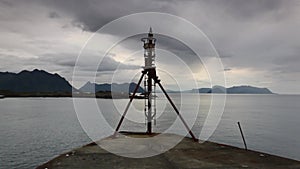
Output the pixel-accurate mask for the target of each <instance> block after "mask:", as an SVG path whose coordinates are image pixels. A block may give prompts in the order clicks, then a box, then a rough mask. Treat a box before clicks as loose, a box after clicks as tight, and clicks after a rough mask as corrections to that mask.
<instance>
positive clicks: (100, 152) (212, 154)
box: [37, 133, 300, 169]
mask: <svg viewBox="0 0 300 169" xmlns="http://www.w3.org/2000/svg"><path fill="white" fill-rule="evenodd" d="M161 135H162V134H161ZM163 135H164V137H165V138H167V139H168V140H170V141H172V140H176V138H177V137H179V136H177V135H174V134H163ZM126 136H127V137H117V138H106V139H103V140H100V141H99V142H97V144H99V145H101V146H106V145H118V143H122V144H120V145H122V146H123V145H124V142H125V144H126V141H128V140H129V139H128V137H133V138H134V137H138V138H141V137H145V138H149V137H152V136H154V135H152V136H149V135H141V134H134V133H127V134H126ZM153 138H155V137H153ZM111 142H114V144H110V143H111ZM97 144H95V143H91V144H89V145H86V146H83V147H81V148H78V149H75V150H73V151H71V152H68V153H65V154H62V155H60V156H58V157H57V158H55V159H53V160H51V161H49V162H47V163H45V164H43V165H41V166H39V167H37V168H38V169H45V168H47V169H52V168H53V169H92V168H101V169H112V168H120V169H122V168H124V169H140V168H145V169H146V168H149V169H152V168H153V169H158V168H162V169H163V168H166V169H173V168H175V169H176V168H178V169H179V168H199V169H200V168H203V169H204V168H205V169H210V168H220V169H221V168H222V169H223V168H226V169H231V168H232V169H235V168H257V169H264V168H266V169H298V168H300V162H299V161H295V160H291V159H286V158H282V157H278V156H274V155H269V154H264V153H260V152H255V151H249V150H248V151H246V150H243V149H240V148H236V147H232V146H227V145H221V144H216V143H212V142H204V143H197V142H194V141H193V140H192V139H190V138H184V139H183V140H182V141H181V142H180V143H179V144H177V145H176V146H175V147H173V148H172V149H170V150H168V151H166V152H165V153H163V154H159V155H156V156H153V157H147V158H128V157H122V156H118V155H115V154H112V153H110V152H108V151H106V150H104V149H102V148H101V147H99V146H98V145H97ZM153 145H155V140H154V143H153V144H149V143H145V144H144V145H143V146H141V147H142V148H141V149H140V150H139V151H143V148H147V149H149V148H150V149H153V151H157V148H158V147H155V146H153ZM128 146H129V147H126V148H127V149H128V150H130V144H128ZM118 148H119V147H118V146H116V147H115V149H118ZM145 150H146V149H145Z"/></svg>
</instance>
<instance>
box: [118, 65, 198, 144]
mask: <svg viewBox="0 0 300 169" xmlns="http://www.w3.org/2000/svg"><path fill="white" fill-rule="evenodd" d="M146 74H147V76H148V94H147V96H148V99H149V98H150V97H152V96H151V95H150V93H151V89H152V79H153V80H154V83H155V84H158V85H159V87H160V89H161V90H162V91H163V93H164V95H165V96H166V97H167V99H168V101H169V103H170V104H171V105H172V107H173V109H174V110H175V112H176V114H177V115H178V116H179V118H180V120H181V121H182V123H183V124H184V126H185V128H186V129H187V131H188V132H189V134H190V135H191V137H192V138H193V140H194V141H198V139H197V138H196V137H195V135H194V134H193V132H192V131H191V129H190V128H189V126H188V125H187V123H186V122H185V120H184V119H183V117H182V116H181V114H180V113H179V111H178V109H177V107H176V106H175V104H174V103H173V101H172V99H171V98H170V96H169V95H168V93H167V92H166V90H165V89H164V87H163V86H162V84H161V83H160V80H159V79H158V77H157V76H156V70H155V68H153V69H145V70H144V71H142V75H141V77H140V79H139V81H138V84H137V85H136V87H135V89H134V91H133V94H132V95H131V97H130V100H129V102H128V104H127V106H126V108H125V111H124V113H123V115H122V117H121V119H120V121H119V123H118V125H117V128H116V130H115V132H114V135H113V136H114V137H115V136H116V134H117V133H118V131H119V129H120V127H121V124H122V122H123V120H124V118H125V116H126V114H127V112H128V109H129V107H130V105H131V103H132V101H133V98H134V96H135V95H136V92H137V90H138V88H139V87H140V84H141V81H142V79H143V78H144V76H145V75H146ZM149 88H150V91H149ZM149 104H150V103H149V102H148V106H150V107H148V109H149V108H151V104H150V105H149ZM150 116H152V115H151V113H150V114H148V117H147V118H148V122H147V132H146V133H147V134H152V124H151V120H152V118H151V117H150Z"/></svg>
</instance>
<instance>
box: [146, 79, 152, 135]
mask: <svg viewBox="0 0 300 169" xmlns="http://www.w3.org/2000/svg"><path fill="white" fill-rule="evenodd" d="M147 92H148V93H147V95H148V114H147V133H148V134H151V133H152V78H151V77H150V76H149V75H148V91H147Z"/></svg>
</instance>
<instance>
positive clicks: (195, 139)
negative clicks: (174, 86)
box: [157, 82, 198, 141]
mask: <svg viewBox="0 0 300 169" xmlns="http://www.w3.org/2000/svg"><path fill="white" fill-rule="evenodd" d="M157 83H158V85H159V87H160V88H161V90H162V91H163V93H164V94H165V95H166V97H167V99H168V100H169V102H170V103H171V105H172V107H173V109H174V110H175V112H176V113H177V115H178V116H179V118H180V120H181V121H182V123H183V124H184V126H185V128H186V129H187V131H188V132H189V133H190V135H191V136H192V138H193V140H194V141H198V139H197V138H196V137H195V135H194V134H193V132H192V131H191V129H190V128H189V126H188V125H187V124H186V122H185V121H184V119H183V117H182V116H181V114H180V113H179V111H178V109H177V108H176V106H175V104H174V103H173V101H172V100H171V98H170V97H169V95H168V93H167V92H166V91H165V89H164V88H163V86H162V85H161V83H160V82H157Z"/></svg>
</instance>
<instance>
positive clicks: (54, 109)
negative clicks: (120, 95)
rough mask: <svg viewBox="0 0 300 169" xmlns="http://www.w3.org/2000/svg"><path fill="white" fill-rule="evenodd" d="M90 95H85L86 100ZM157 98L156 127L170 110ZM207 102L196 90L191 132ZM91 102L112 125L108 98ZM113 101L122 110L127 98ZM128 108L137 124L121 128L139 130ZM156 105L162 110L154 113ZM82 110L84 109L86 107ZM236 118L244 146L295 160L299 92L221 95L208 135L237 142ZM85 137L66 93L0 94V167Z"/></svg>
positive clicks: (34, 159)
mask: <svg viewBox="0 0 300 169" xmlns="http://www.w3.org/2000/svg"><path fill="white" fill-rule="evenodd" d="M171 97H172V98H173V99H174V101H175V102H176V103H177V105H178V107H180V105H179V103H180V100H181V99H180V95H179V94H171ZM198 97H199V95H197V94H184V100H186V102H184V103H183V104H185V105H181V107H182V110H181V112H182V113H184V112H190V111H191V110H190V108H189V107H192V106H193V105H197V104H198V103H199V100H198V99H196V98H198ZM82 99H83V98H82ZM90 100H91V99H85V101H86V102H89V101H90ZM157 101H158V103H157V104H158V105H157V107H158V115H157V116H158V117H157V124H156V126H154V131H157V132H161V131H164V130H165V129H167V128H169V127H170V125H171V124H172V122H173V120H174V119H175V118H176V115H175V113H174V112H172V109H171V107H170V106H168V105H167V104H165V103H166V100H165V99H164V97H162V96H159V97H158V98H157ZM210 101H211V96H210V95H201V97H200V103H201V104H200V107H201V109H200V111H199V114H198V116H197V120H196V121H195V124H194V126H193V129H192V130H193V132H194V133H196V135H199V134H200V131H201V128H202V126H203V123H204V121H205V118H206V115H207V111H208V110H209V106H210V103H211V102H210ZM97 102H98V105H99V107H100V109H101V110H102V111H103V114H105V118H106V120H108V121H110V123H111V124H112V125H115V123H116V122H117V121H118V120H119V117H120V116H119V114H118V113H111V112H117V111H115V109H116V110H117V108H112V105H111V100H105V99H97ZM114 102H115V104H118V105H119V107H120V108H121V109H122V108H123V107H124V106H125V104H126V103H127V102H128V100H127V99H121V100H115V101H114ZM143 103H144V102H143V100H136V101H135V102H134V104H133V108H134V110H135V111H136V112H138V110H142V109H143ZM112 110H113V111H112ZM134 110H132V112H133V113H131V111H130V112H129V115H128V118H129V119H130V120H133V119H138V120H137V121H138V122H140V123H134V122H132V121H130V120H127V121H125V122H124V125H123V126H122V129H123V130H134V131H143V130H144V129H145V125H144V123H143V118H144V117H143V116H140V115H135V113H134V112H135V111H134ZM160 110H163V112H164V113H159V111H160ZM86 111H87V112H88V111H89V109H88V107H87V110H86ZM130 113H131V115H130ZM196 113H197V112H196ZM86 116H89V113H87V115H86ZM191 117H192V116H191ZM187 121H189V119H188V118H187ZM237 121H240V122H241V124H242V128H243V131H244V134H245V137H246V141H247V145H248V148H249V149H252V150H258V151H262V152H266V153H270V154H275V155H279V156H283V157H288V158H293V159H296V160H300V130H299V129H300V127H299V126H300V96H297V95H227V100H226V105H225V111H224V113H223V115H222V117H221V121H220V123H219V124H218V127H217V129H216V131H215V132H214V134H213V135H212V136H211V137H210V138H209V140H211V141H214V142H219V143H224V144H229V145H233V146H237V147H243V143H242V139H241V135H240V133H239V130H238V126H237ZM113 127H114V126H113ZM100 130H101V128H99V131H100ZM174 132H175V133H176V131H174ZM89 142H91V139H90V138H89V137H88V136H87V134H85V132H84V131H83V129H82V127H81V125H80V123H79V121H78V118H77V115H76V112H75V110H74V106H73V100H72V98H5V99H0V168H1V169H2V168H3V169H6V168H34V167H36V166H38V165H40V164H42V163H44V162H46V161H48V160H50V159H52V158H53V157H55V156H57V155H59V154H61V153H64V152H66V151H69V150H71V149H73V148H76V147H79V146H82V145H84V144H87V143H89Z"/></svg>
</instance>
